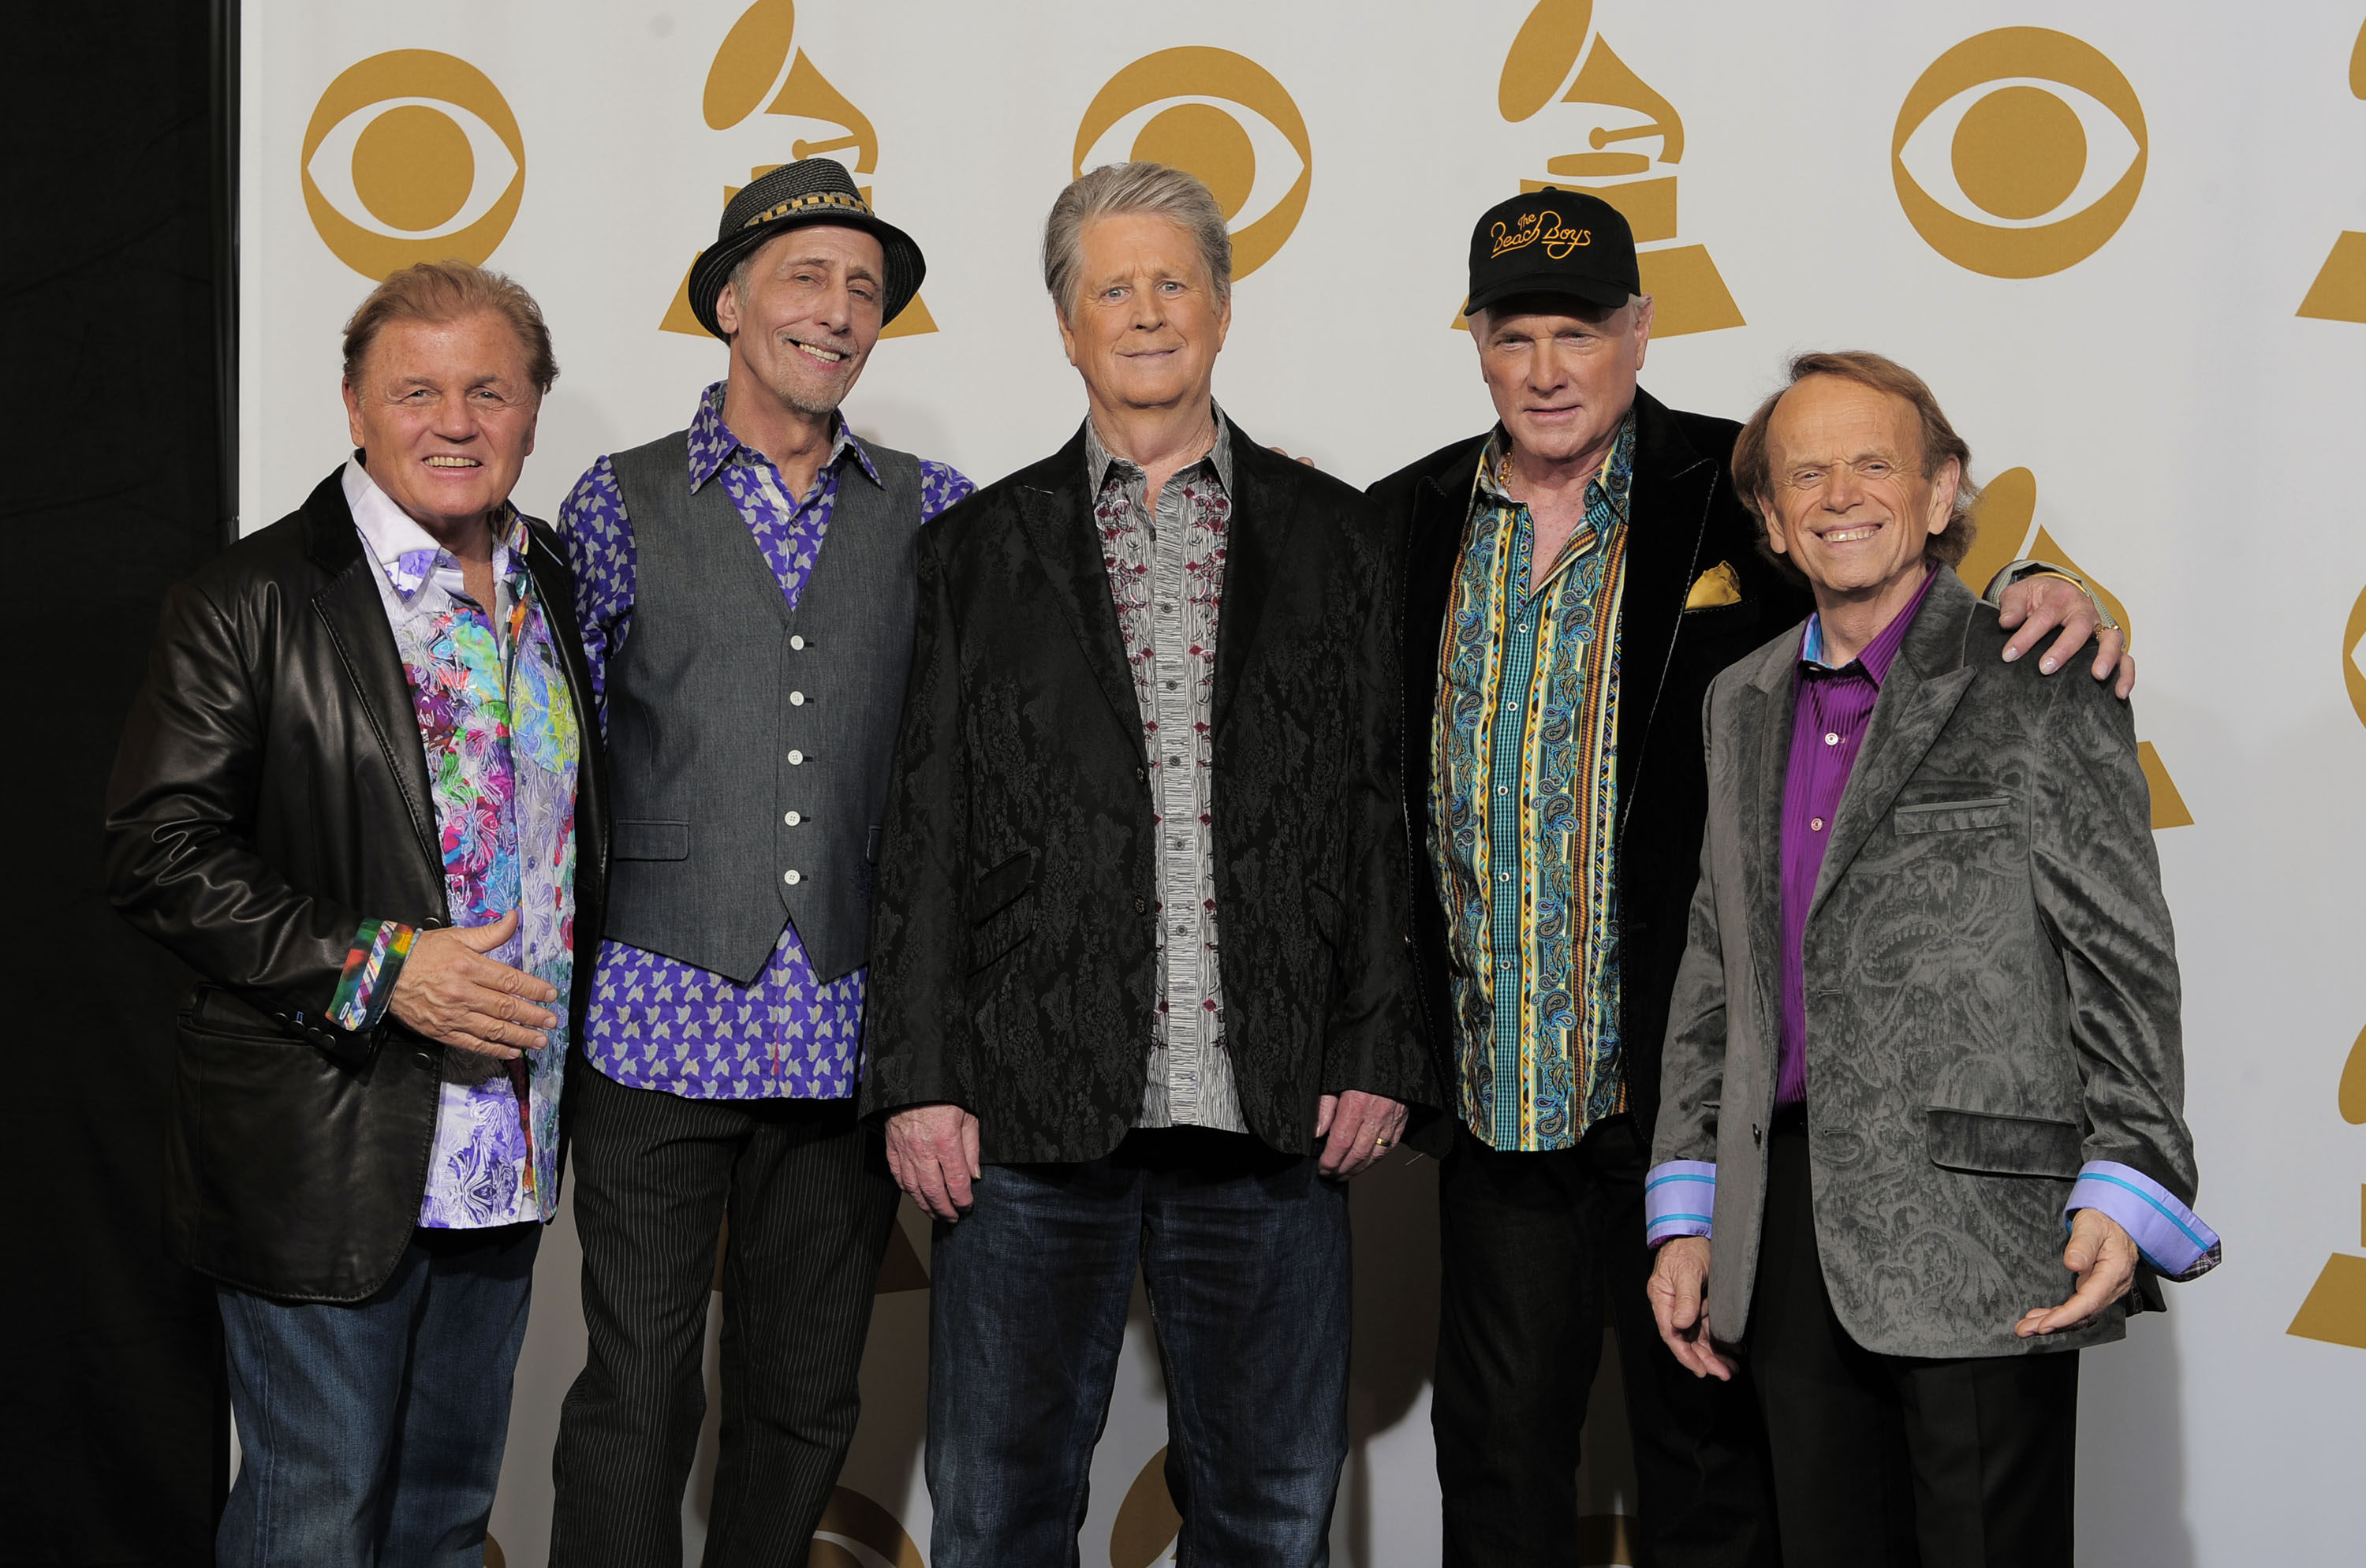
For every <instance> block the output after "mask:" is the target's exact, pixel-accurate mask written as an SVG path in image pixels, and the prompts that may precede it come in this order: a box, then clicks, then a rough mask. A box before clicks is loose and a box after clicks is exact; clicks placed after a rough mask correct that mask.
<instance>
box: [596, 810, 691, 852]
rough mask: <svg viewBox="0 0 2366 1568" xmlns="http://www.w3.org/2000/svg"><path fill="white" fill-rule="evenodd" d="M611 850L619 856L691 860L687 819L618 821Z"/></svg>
mask: <svg viewBox="0 0 2366 1568" xmlns="http://www.w3.org/2000/svg"><path fill="white" fill-rule="evenodd" d="M608 852H609V853H610V854H611V855H613V856H614V857H615V858H616V859H618V860H688V859H689V858H690V824H689V823H687V822H630V821H626V820H625V819H624V818H618V819H617V821H616V826H615V829H614V835H613V837H612V838H611V839H610V840H609V851H608Z"/></svg>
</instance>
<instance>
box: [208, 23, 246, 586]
mask: <svg viewBox="0 0 2366 1568" xmlns="http://www.w3.org/2000/svg"><path fill="white" fill-rule="evenodd" d="M212 9H213V25H212V51H213V61H212V66H213V69H212V73H211V76H212V96H213V133H214V134H213V143H214V158H213V164H214V169H213V176H214V177H213V212H214V236H213V239H214V429H215V437H214V438H215V441H216V443H217V444H218V446H219V447H220V456H221V461H220V468H219V475H220V478H219V481H218V485H217V494H216V496H215V503H214V504H215V525H216V526H215V532H216V536H217V537H218V539H219V541H220V544H221V546H222V547H224V548H227V547H230V546H231V545H233V544H236V543H237V542H238V532H239V520H238V480H239V472H238V469H239V452H238V283H239V279H238V262H239V205H238V202H239V166H238V160H239V104H240V98H239V87H240V75H241V73H240V69H239V65H240V61H239V55H240V38H241V28H240V22H241V17H240V6H239V0H213V7H212Z"/></svg>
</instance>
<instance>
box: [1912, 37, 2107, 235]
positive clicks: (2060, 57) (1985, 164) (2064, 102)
mask: <svg viewBox="0 0 2366 1568" xmlns="http://www.w3.org/2000/svg"><path fill="white" fill-rule="evenodd" d="M2148 145H2149V142H2148V140H2147V138H2146V132H2145V118H2144V106H2143V105H2142V104H2140V103H2138V102H2137V101H2136V93H2135V88H2134V87H2132V86H2130V85H2128V79H2127V78H2126V77H2125V76H2124V75H2122V74H2121V73H2120V68H2119V67H2118V66H2116V65H2114V64H2113V63H2112V62H2111V61H2110V60H2109V59H2107V58H2105V56H2104V55H2103V53H2102V51H2100V50H2098V49H2096V48H2095V47H2094V46H2093V45H2092V44H2090V43H2087V42H2085V41H2083V40H2081V39H2075V38H2072V37H2071V36H2070V35H2069V34H2067V33H2057V32H2055V31H2053V30H2051V29H2050V28H1997V29H1996V30H1995V31H1993V32H1985V33H1981V34H1980V35H1978V36H1977V38H1968V39H1965V40H1964V41H1963V42H1961V43H1959V44H1957V45H1955V48H1953V49H1951V50H1949V51H1947V52H1946V53H1944V54H1943V55H1941V56H1940V57H1939V58H1938V59H1937V60H1934V61H1932V62H1931V67H1930V69H1929V70H1927V71H1925V72H1923V73H1922V74H1921V77H1920V78H1919V79H1918V80H1917V81H1916V82H1915V84H1914V85H1913V87H1912V88H1911V89H1910V90H1909V91H1908V93H1907V95H1906V102H1905V103H1904V104H1902V105H1901V106H1899V107H1898V125H1897V128H1896V130H1894V131H1893V132H1892V133H1891V135H1890V139H1889V166H1890V179H1891V181H1892V183H1893V184H1894V185H1895V186H1897V188H1898V205H1899V206H1900V207H1901V208H1903V209H1905V212H1906V220H1907V221H1908V222H1910V223H1911V224H1913V225H1914V231H1915V232H1916V233H1918V234H1920V235H1921V236H1922V238H1923V239H1924V240H1925V241H1926V242H1928V243H1929V244H1930V246H1931V248H1932V250H1934V251H1936V252H1938V253H1939V254H1941V255H1943V256H1944V257H1946V258H1947V259H1948V260H1949V261H1951V262H1954V263H1955V265H1957V266H1960V267H1964V268H1966V269H1968V270H1970V271H1972V272H1977V273H1984V274H1986V275H1987V276H1990V277H2043V276H2046V275H2047V274H2049V273H2056V272H2060V271H2062V270H2063V269H2064V268H2066V267H2070V266H2075V265H2078V264H2079V263H2080V262H2082V261H2084V260H2086V259H2087V258H2088V257H2089V256H2090V255H2093V254H2095V253H2096V252H2097V251H2099V250H2101V249H2102V248H2103V245H2104V243H2106V242H2107V241H2109V240H2110V239H2111V237H2112V236H2113V234H2116V233H2118V232H2119V231H2120V225H2121V224H2122V223H2124V222H2126V221H2127V217H2128V214H2129V212H2130V211H2132V210H2133V209H2135V204H2136V196H2137V194H2138V193H2139V192H2140V191H2142V190H2143V189H2144V179H2145V160H2146V149H2147V147H2148Z"/></svg>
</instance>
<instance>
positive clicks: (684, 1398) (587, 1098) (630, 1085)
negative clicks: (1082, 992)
mask: <svg viewBox="0 0 2366 1568" xmlns="http://www.w3.org/2000/svg"><path fill="white" fill-rule="evenodd" d="M923 270H924V265H923V263H922V261H921V257H920V250H919V247H918V245H916V244H915V243H913V242H912V240H911V238H910V237H909V236H908V235H907V234H905V233H904V231H902V230H900V229H897V228H896V227H894V226H893V225H891V224H888V223H886V222H884V221H882V220H880V218H879V217H878V216H877V214H875V213H873V211H872V209H871V205H870V202H869V201H868V199H867V198H866V197H864V195H863V194H862V192H861V191H860V190H858V189H857V188H856V187H855V184H854V181H853V179H852V178H851V176H850V175H848V174H847V172H846V170H845V168H844V167H843V166H842V165H840V164H837V163H835V162H833V161H831V160H829V159H828V158H807V159H805V160H803V161H801V162H798V163H794V164H784V165H783V166H782V167H780V168H777V169H774V170H772V171H771V172H770V173H768V174H765V175H761V176H760V177H759V178H758V179H757V180H756V181H755V182H754V183H752V184H750V185H749V186H747V187H746V188H745V189H743V190H741V191H740V192H739V193H738V195H737V196H736V197H733V198H732V200H731V202H730V203H729V205H728V206H727V208H726V209H724V213H723V222H722V226H721V229H720V231H718V232H717V234H716V237H715V243H714V244H713V245H712V246H711V247H709V248H708V249H707V250H706V252H705V253H704V254H702V255H701V256H700V257H699V258H698V260H697V262H696V264H695V265H693V267H692V268H691V274H690V285H689V288H690V304H691V309H692V310H693V311H694V312H695V313H696V315H697V317H698V320H699V321H700V323H701V324H702V325H704V327H705V328H706V330H707V331H709V332H711V333H714V334H715V336H716V337H718V338H721V339H722V340H723V341H724V342H725V343H726V344H727V345H728V346H729V351H730V357H729V370H728V373H727V375H726V377H725V378H724V379H723V380H721V381H719V382H716V383H715V385H713V386H711V387H709V388H707V389H706V390H705V391H704V393H702V394H701V395H700V397H699V400H698V405H697V408H696V409H695V411H694V412H693V417H692V419H691V423H690V426H689V428H688V429H687V430H679V431H676V432H674V433H673V434H670V435H668V436H664V437H662V438H660V439H659V440H657V441H653V442H651V443H649V444H648V446H639V447H636V448H634V449H633V450H631V451H628V452H619V453H616V454H615V455H614V456H613V457H602V458H601V459H600V460H599V461H598V462H596V463H594V464H593V465H592V466H591V471H590V472H589V473H587V474H585V475H584V476H583V478H582V479H581V481H580V483H578V484H577V486H576V487H575V491H574V493H573V494H572V495H570V496H569V498H568V501H567V504H566V506H565V507H564V509H563V510H562V511H561V512H560V513H559V530H560V533H561V535H562V536H563V537H564V538H565V540H566V543H567V547H568V554H569V560H570V562H571V564H572V565H573V567H574V570H575V585H576V586H575V594H576V599H575V609H576V612H577V618H578V620H579V621H580V624H581V626H582V631H583V637H584V642H585V647H586V652H587V656H588V662H589V663H590V666H591V681H592V685H593V689H594V691H595V692H596V693H597V694H598V696H599V711H600V716H601V722H602V723H603V726H604V727H605V729H606V731H607V735H608V737H609V739H610V741H611V743H612V744H613V745H614V746H615V747H617V748H619V749H620V750H621V752H622V758H621V761H620V763H619V765H618V766H617V767H616V769H615V770H614V774H613V783H612V788H613V790H614V795H613V796H612V798H613V799H614V802H615V839H614V865H613V868H612V874H613V876H614V893H613V896H612V897H611V898H610V901H609V904H608V915H607V922H606V927H605V930H604V931H603V936H604V937H605V938H606V940H605V941H604V942H602V943H601V947H600V956H599V966H598V971H597V974H596V976H595V977H594V981H593V985H592V1001H591V1007H590V1009H589V1010H588V1014H587V1016H586V1017H585V1019H584V1020H583V1022H582V1025H581V1028H580V1036H579V1037H580V1040H581V1042H582V1050H583V1055H584V1056H585V1058H586V1062H587V1065H588V1067H589V1070H588V1071H578V1072H576V1073H575V1074H573V1075H572V1076H571V1077H569V1089H570V1091H571V1093H570V1100H569V1117H570V1119H571V1122H572V1134H573V1139H574V1151H575V1172H576V1177H575V1179H576V1187H575V1222H576V1228H577V1231H578V1233H579V1234H580V1236H581V1238H582V1243H583V1316H584V1323H585V1326H586V1328H587V1329H588V1331H589V1341H590V1343H589V1348H588V1356H587V1359H586V1362H585V1365H584V1369H583V1372H582V1375H581V1376H580V1377H579V1378H578V1379H577V1380H576V1382H575V1385H574V1387H573V1388H572V1389H571V1390H570V1391H569V1393H568V1395H567V1401H566V1405H565V1409H564V1412H563V1415H562V1416H561V1421H560V1426H559V1434H558V1450H557V1453H556V1455H555V1456H554V1460H553V1471H554V1473H555V1477H556V1480H557V1483H558V1501H557V1504H556V1512H555V1517H554V1519H553V1523H552V1530H551V1562H553V1563H555V1564H569V1565H573V1564H582V1563H602V1564H607V1563H616V1564H625V1563H660V1562H662V1563H678V1562H681V1560H682V1488H683V1484H684V1483H685V1482H686V1480H687V1479H688V1477H689V1473H690V1466H691V1461H692V1458H693V1451H694V1450H695V1447H696V1444H697V1439H698V1428H699V1418H700V1416H701V1413H702V1411H703V1409H704V1390H703V1388H702V1386H701V1380H700V1377H699V1372H698V1365H699V1355H700V1348H701V1346H702V1345H703V1343H704V1336H705V1329H706V1311H707V1300H708V1294H709V1291H710V1288H711V1287H715V1286H717V1285H719V1287H720V1288H721V1290H722V1292H723V1449H722V1454H721V1458H720V1461H719V1463H718V1465H717V1468H716V1472H715V1510H714V1515H713V1517H712V1519H711V1520H710V1522H709V1524H708V1528H707V1553H706V1561H707V1562H709V1563H736V1562H804V1561H805V1558H806V1546H807V1544H808V1543H809V1542H810V1541H811V1540H812V1538H813V1532H814V1528H815V1526H816V1524H817V1522H818V1521H819V1519H820V1517H821V1513H822V1509H823V1507H824V1506H825V1505H826V1504H827V1503H828V1500H829V1495H830V1489H831V1487H832V1485H833V1484H834V1483H836V1481H837V1478H838V1471H839V1465H840V1463H841V1462H843V1461H844V1460H845V1457H846V1450H847V1445H848V1444H849V1443H850V1442H851V1440H852V1438H853V1436H854V1426H855V1417H856V1414H857V1411H858V1409H859V1406H860V1397H859V1393H858V1390H857V1385H856V1378H855V1374H856V1371H857V1368H858V1367H859V1365H860V1363H861V1361H862V1343H863V1339H864V1337H865V1336H866V1334H867V1333H868V1332H869V1329H870V1324H871V1298H872V1293H873V1286H874V1284H875V1282H876V1280H877V1278H878V1272H879V1260H880V1256H881V1254H882V1252H883V1251H884V1248H885V1246H886V1243H887V1237H888V1227H889V1226H890V1225H891V1224H894V1219H895V1210H896V1185H895V1182H894V1181H893V1180H892V1179H890V1178H889V1176H888V1173H887V1167H886V1162H885V1158H884V1155H883V1153H882V1150H881V1147H880V1142H879V1135H878V1134H877V1133H875V1132H873V1131H868V1130H866V1129H864V1128H863V1127H862V1125H861V1124H860V1123H859V1122H857V1121H856V1119H855V1103H854V1098H853V1097H854V1094H855V1091H856V1089H857V1088H858V1086H859V1085H860V1083H861V1080H862V1070H861V1064H862V1010H863V991H864V977H865V974H866V966H867V964H868V962H869V945H868V944H869V931H870V914H871V885H872V865H873V862H874V861H875V860H876V859H877V856H878V833H879V823H880V821H881V819H882V817H883V815H884V813H883V807H884V804H885V800H886V792H887V771H888V764H889V760H890V755H891V753H892V751H893V750H894V747H895V740H896V714H897V713H898V711H899V710H900V709H901V707H902V705H903V701H904V675H905V670H906V667H907V663H908V662H909V659H910V654H911V647H912V621H913V581H914V565H913V561H914V555H913V540H914V537H915V536H917V535H918V532H919V529H920V525H921V524H923V523H924V522H926V521H927V520H928V519H929V518H930V517H933V516H935V515H936V514H937V513H940V512H941V511H943V510H944V509H945V508H946V507H948V506H950V505H952V503H953V502H955V501H958V500H960V499H961V498H962V497H963V496H964V495H966V494H968V493H969V491H970V488H971V487H970V484H969V481H968V480H967V479H963V477H962V476H961V475H960V474H958V473H955V472H954V471H953V470H952V468H947V467H946V466H944V465H943V464H941V463H930V462H923V461H921V460H920V459H918V458H917V457H909V456H907V455H906V454H904V453H901V452H896V451H893V450H890V449H889V448H887V447H885V446H878V445H875V444H873V443H871V442H868V441H862V440H858V439H857V438H856V437H855V435H854V434H853V432H852V431H851V430H850V429H849V428H848V426H847V423H846V421H845V419H844V418H843V417H842V416H841V415H840V414H839V412H838V409H839V402H840V401H841V400H843V399H844V398H845V396H846V395H847V393H848V392H850V391H851V390H852V389H853V387H854V383H855V380H856V378H858V377H860V376H861V375H862V367H863V366H864V365H865V364H866V363H867V362H868V361H869V359H870V356H871V350H872V347H873V344H876V343H877V342H878V340H879V333H880V330H881V329H882V328H883V327H884V326H885V325H886V324H887V323H888V322H889V321H894V320H895V319H896V313H897V312H898V311H900V310H903V309H904V307H905V306H906V305H907V304H909V303H910V302H911V299H912V298H913V296H914V295H915V294H917V293H918V291H919V287H920V276H921V274H922V272H923ZM726 1214H728V1216H729V1221H730V1228H729V1233H728V1234H729V1242H728V1246H727V1247H726V1249H725V1251H724V1255H723V1258H722V1271H721V1277H720V1279H719V1280H718V1279H717V1277H716V1270H715V1241H716V1236H717V1234H718V1233H719V1232H720V1231H722V1229H723V1224H724V1220H725V1217H726Z"/></svg>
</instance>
